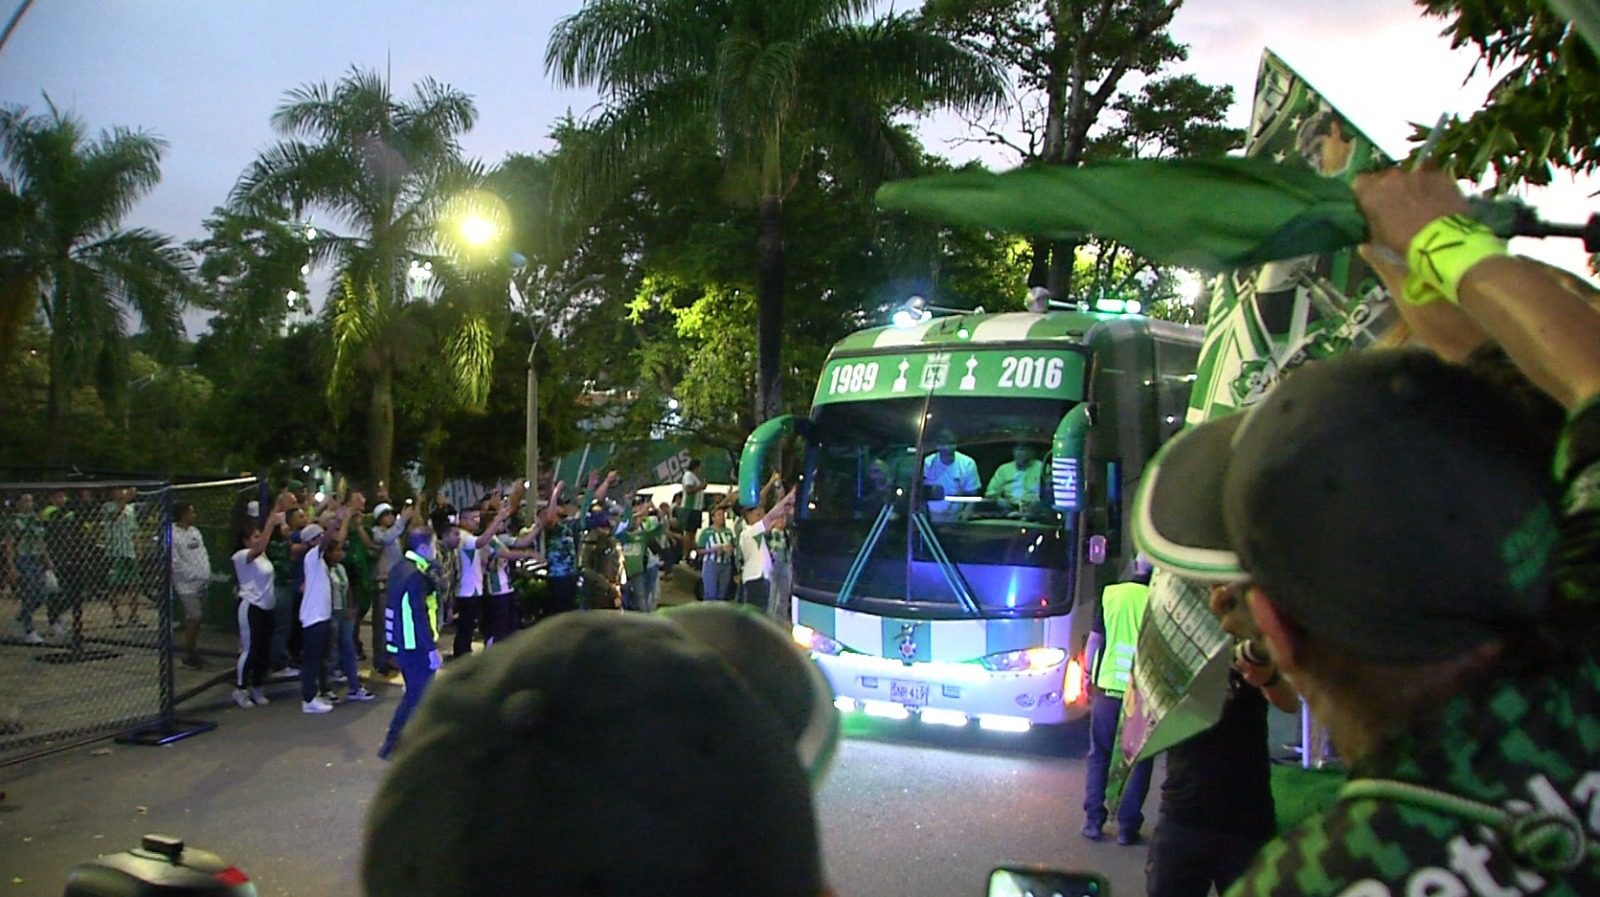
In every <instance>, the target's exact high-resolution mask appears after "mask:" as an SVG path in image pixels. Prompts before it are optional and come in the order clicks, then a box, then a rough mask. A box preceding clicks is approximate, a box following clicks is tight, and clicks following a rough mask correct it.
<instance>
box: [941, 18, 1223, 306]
mask: <svg viewBox="0 0 1600 897" xmlns="http://www.w3.org/2000/svg"><path fill="white" fill-rule="evenodd" d="M1182 5H1183V0H928V2H927V3H926V4H925V6H924V9H923V15H924V16H925V17H926V18H927V20H928V21H929V22H930V24H931V25H932V26H933V27H935V28H937V29H938V30H939V31H940V32H941V33H944V34H947V35H949V36H950V37H951V39H953V40H956V41H959V42H961V43H962V44H963V45H966V46H969V47H971V48H973V49H975V50H977V51H979V52H982V53H984V54H986V55H988V56H990V57H992V58H994V59H996V60H997V61H999V62H1000V63H1001V64H1003V65H1004V66H1005V67H1006V69H1007V70H1008V71H1009V72H1010V73H1011V77H1012V79H1013V80H1014V81H1015V82H1016V84H1017V86H1018V87H1019V91H1018V94H1017V104H1016V106H1015V107H1014V108H1012V109H1010V110H1008V111H1007V114H1006V115H1005V116H1004V117H1003V118H1002V119H1001V120H990V121H979V120H973V119H969V121H970V122H971V123H972V124H973V125H974V127H975V128H977V129H978V131H979V133H980V134H981V135H982V136H981V137H980V138H978V139H979V140H981V141H984V142H989V143H994V144H998V145H1001V146H1004V147H1007V148H1009V149H1011V150H1012V151H1014V152H1015V153H1016V154H1017V156H1018V161H1019V162H1020V163H1022V164H1046V165H1078V164H1081V163H1083V162H1088V161H1092V160H1094V159H1103V158H1117V157H1130V156H1145V157H1148V156H1155V155H1180V156H1193V155H1209V154H1220V153H1223V152H1226V151H1227V150H1229V149H1231V148H1233V147H1234V146H1237V145H1238V144H1239V143H1240V142H1242V139H1243V136H1244V135H1243V133H1242V132H1240V131H1237V130H1234V129H1230V128H1225V127H1223V126H1222V124H1221V122H1222V119H1223V117H1224V116H1225V115H1226V114H1227V110H1228V106H1229V105H1231V104H1232V102H1233V89H1232V88H1230V87H1211V86H1209V85H1205V84H1202V83H1201V82H1199V81H1198V80H1196V79H1194V78H1192V77H1189V76H1170V75H1163V74H1162V72H1163V70H1164V69H1165V68H1166V67H1167V66H1168V65H1170V64H1171V63H1174V62H1179V61H1182V60H1183V59H1185V58H1186V57H1187V55H1188V49H1187V48H1186V47H1184V46H1183V45H1182V44H1179V43H1178V42H1176V41H1174V40H1173V39H1172V36H1171V35H1170V34H1169V33H1168V31H1167V28H1168V26H1169V25H1170V24H1171V22H1172V18H1173V16H1174V15H1175V14H1176V13H1177V11H1178V9H1179V7H1181V6H1182ZM1133 75H1142V76H1146V77H1147V78H1149V79H1150V80H1147V81H1146V82H1145V83H1144V84H1143V85H1142V86H1141V87H1140V89H1139V90H1137V91H1135V92H1132V93H1129V92H1126V91H1124V90H1123V89H1122V87H1123V82H1124V80H1125V79H1127V78H1129V77H1130V76H1133ZM1077 249H1078V246H1077V244H1075V243H1071V242H1065V243H1051V242H1049V241H1044V240H1036V241H1034V254H1033V272H1032V273H1031V274H1030V276H1029V280H1030V282H1032V283H1034V284H1036V285H1041V286H1046V287H1048V288H1049V289H1050V290H1051V292H1053V293H1055V294H1056V295H1057V296H1061V297H1063V298H1065V297H1068V296H1070V295H1074V294H1075V293H1076V292H1083V291H1082V290H1078V289H1076V287H1075V284H1074V282H1073V273H1074V268H1075V266H1076V264H1077V255H1078V253H1077ZM1093 291H1098V285H1097V286H1095V287H1094V288H1092V289H1091V292H1093Z"/></svg>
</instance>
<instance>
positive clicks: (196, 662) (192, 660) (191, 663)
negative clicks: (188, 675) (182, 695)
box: [180, 656, 206, 670]
mask: <svg viewBox="0 0 1600 897" xmlns="http://www.w3.org/2000/svg"><path fill="white" fill-rule="evenodd" d="M180 662H181V663H182V664H183V666H184V668H185V669H190V670H201V669H205V665H206V662H205V661H203V660H201V659H200V658H198V657H193V656H190V657H185V658H184V659H183V660H182V661H180Z"/></svg>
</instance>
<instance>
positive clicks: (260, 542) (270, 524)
mask: <svg viewBox="0 0 1600 897" xmlns="http://www.w3.org/2000/svg"><path fill="white" fill-rule="evenodd" d="M283 516H284V515H283V512H282V511H273V512H272V516H271V517H268V518H267V525H266V526H263V527H262V528H261V529H259V530H257V531H256V537H255V538H254V539H251V540H250V544H249V545H248V546H246V548H248V549H249V551H250V553H249V554H247V555H245V560H246V561H249V562H252V563H253V562H254V561H255V559H256V558H258V557H261V555H262V553H263V552H265V551H266V550H267V544H268V543H270V542H271V541H272V534H273V532H274V531H276V530H277V528H278V527H280V526H282V525H283Z"/></svg>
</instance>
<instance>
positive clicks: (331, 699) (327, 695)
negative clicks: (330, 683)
mask: <svg viewBox="0 0 1600 897" xmlns="http://www.w3.org/2000/svg"><path fill="white" fill-rule="evenodd" d="M321 697H322V702H323V703H324V704H337V703H339V696H338V695H336V694H334V693H333V692H331V691H325V692H323V693H322V695H321Z"/></svg>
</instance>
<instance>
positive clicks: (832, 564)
mask: <svg viewBox="0 0 1600 897" xmlns="http://www.w3.org/2000/svg"><path fill="white" fill-rule="evenodd" d="M1073 404H1074V403H1073V402H1071V401H1066V400H1061V399H1047V398H995V397H984V398H978V397H949V396H934V397H931V398H930V397H927V396H918V397H915V398H911V397H908V398H901V399H891V400H874V401H861V402H838V403H832V404H828V405H824V406H822V407H821V408H819V409H818V411H817V414H816V417H815V421H814V426H813V428H812V431H811V438H810V448H809V451H808V453H807V464H806V473H807V477H806V492H805V494H804V495H803V496H802V503H801V507H800V514H799V517H800V523H799V528H798V532H799V538H798V541H797V550H796V555H795V565H796V566H795V584H796V586H798V587H799V588H800V590H801V591H802V592H803V593H804V594H806V596H807V597H808V598H810V599H811V600H825V599H828V598H834V599H837V597H838V596H839V594H840V593H841V592H844V593H845V603H847V604H850V605H852V606H862V607H864V608H867V607H870V606H872V605H885V604H888V605H892V604H900V605H906V604H910V605H917V606H919V607H921V608H922V609H924V610H927V611H928V612H930V613H943V612H950V613H960V612H964V613H967V614H968V615H970V614H971V613H973V612H974V611H976V612H977V613H980V614H983V615H991V614H993V615H1011V614H1017V613H1028V612H1040V611H1045V610H1048V609H1050V608H1052V607H1054V606H1056V605H1058V604H1060V603H1066V602H1070V600H1071V597H1070V596H1071V589H1070V588H1069V585H1070V583H1069V582H1068V577H1069V566H1070V565H1069V560H1070V552H1069V550H1068V542H1067V539H1066V538H1065V536H1064V535H1063V532H1062V519H1061V515H1060V514H1058V513H1057V512H1056V511H1055V510H1054V509H1053V508H1052V496H1051V494H1050V477H1049V475H1048V473H1047V471H1048V469H1049V463H1050V457H1049V452H1050V447H1051V438H1052V436H1053V435H1054V433H1055V430H1056V427H1057V425H1058V424H1059V423H1060V421H1061V418H1062V417H1063V416H1064V415H1065V414H1066V413H1067V412H1068V411H1069V410H1070V409H1071V408H1072V406H1073ZM881 610H882V612H884V613H893V612H897V611H896V610H895V609H894V608H893V607H890V606H882V607H881Z"/></svg>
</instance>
